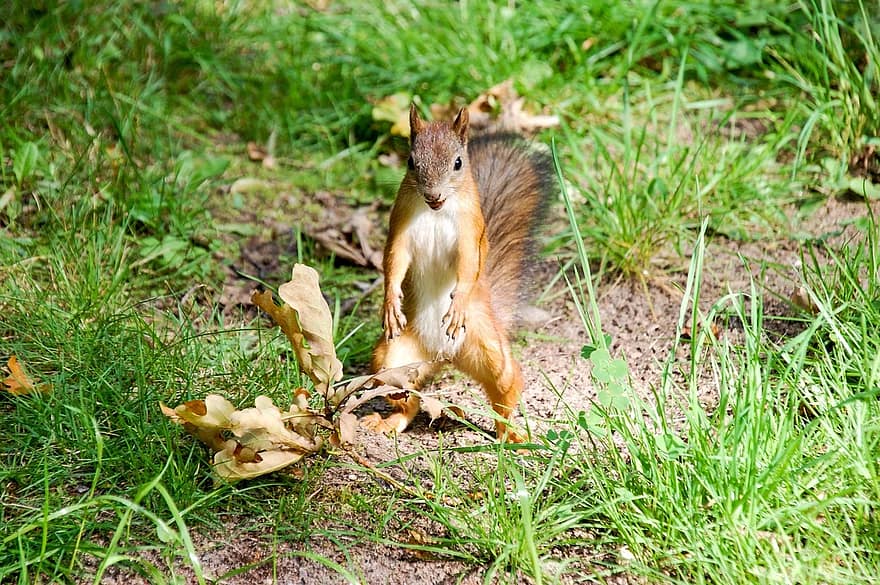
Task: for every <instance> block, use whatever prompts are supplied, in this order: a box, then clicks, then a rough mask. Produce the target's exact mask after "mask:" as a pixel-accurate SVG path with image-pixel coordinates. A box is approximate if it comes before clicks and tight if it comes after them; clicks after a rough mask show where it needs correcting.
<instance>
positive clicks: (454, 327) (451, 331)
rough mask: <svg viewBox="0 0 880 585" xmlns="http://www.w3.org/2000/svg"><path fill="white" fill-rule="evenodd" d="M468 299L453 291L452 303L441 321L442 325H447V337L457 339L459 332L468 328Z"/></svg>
mask: <svg viewBox="0 0 880 585" xmlns="http://www.w3.org/2000/svg"><path fill="white" fill-rule="evenodd" d="M466 307H467V299H466V298H465V297H464V296H463V295H457V294H455V293H452V303H451V304H450V305H449V310H448V311H446V315H444V316H443V319H442V320H441V321H440V324H441V325H446V337H448V338H450V339H453V340H454V339H455V338H456V337H457V336H458V334H459V333H464V332H465V331H466V330H467V323H466V321H467V310H466Z"/></svg>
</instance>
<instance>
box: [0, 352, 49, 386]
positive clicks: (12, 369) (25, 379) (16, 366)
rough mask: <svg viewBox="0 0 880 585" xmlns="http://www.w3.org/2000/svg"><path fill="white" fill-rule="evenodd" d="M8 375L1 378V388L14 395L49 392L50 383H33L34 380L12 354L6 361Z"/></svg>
mask: <svg viewBox="0 0 880 585" xmlns="http://www.w3.org/2000/svg"><path fill="white" fill-rule="evenodd" d="M6 367H7V369H8V370H9V375H8V376H6V378H5V379H4V380H3V389H4V390H6V391H7V392H9V393H10V394H12V395H14V396H25V395H27V394H33V393H35V392H41V393H45V392H51V391H52V385H51V384H39V385H35V384H34V381H33V380H32V379H31V377H30V376H28V373H27V371H26V370H25V369H24V364H22V363H20V362H19V361H18V357H17V356H14V355H13V356H12V357H10V358H9V361H8V362H7V363H6Z"/></svg>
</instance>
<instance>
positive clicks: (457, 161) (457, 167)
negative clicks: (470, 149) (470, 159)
mask: <svg viewBox="0 0 880 585" xmlns="http://www.w3.org/2000/svg"><path fill="white" fill-rule="evenodd" d="M452 168H454V169H455V170H456V171H460V170H461V157H460V156H457V157H455V165H454V166H453V167H452Z"/></svg>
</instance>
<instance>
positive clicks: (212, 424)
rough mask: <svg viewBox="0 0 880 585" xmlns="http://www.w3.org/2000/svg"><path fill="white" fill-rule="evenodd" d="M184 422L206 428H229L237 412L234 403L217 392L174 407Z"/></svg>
mask: <svg viewBox="0 0 880 585" xmlns="http://www.w3.org/2000/svg"><path fill="white" fill-rule="evenodd" d="M174 412H175V413H176V414H177V416H178V417H180V418H181V419H182V420H183V421H184V422H188V423H190V424H193V425H196V426H198V427H201V428H206V429H228V428H231V426H232V421H231V420H230V418H229V417H230V416H231V415H232V413H233V412H235V407H234V406H232V403H231V402H229V401H228V400H226V399H225V398H223V397H222V396H219V395H217V394H208V395H207V396H205V399H204V400H190V401H188V402H184V403H183V404H181V405H178V406H176V407H175V408H174Z"/></svg>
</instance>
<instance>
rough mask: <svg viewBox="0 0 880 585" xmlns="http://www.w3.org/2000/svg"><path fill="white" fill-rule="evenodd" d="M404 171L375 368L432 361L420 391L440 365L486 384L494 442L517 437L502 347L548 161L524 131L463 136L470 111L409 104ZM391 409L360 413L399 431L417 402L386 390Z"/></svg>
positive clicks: (515, 383)
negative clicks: (435, 116) (440, 117)
mask: <svg viewBox="0 0 880 585" xmlns="http://www.w3.org/2000/svg"><path fill="white" fill-rule="evenodd" d="M409 122H410V155H409V159H408V160H407V172H406V175H405V176H404V178H403V181H402V182H401V184H400V188H399V190H398V192H397V197H396V199H395V202H394V206H393V207H392V210H391V219H390V228H389V233H388V240H387V243H386V245H385V255H384V259H383V268H384V272H385V300H384V304H383V325H384V335H383V336H382V337H381V338H380V339H379V341H378V343H377V344H376V346H375V349H374V351H373V359H372V367H373V371H379V370H381V369H384V368H390V367H395V366H402V365H406V364H411V363H415V362H428V363H429V364H431V367H429V368H427V371H426V373H425V375H424V376H423V377H422V378H421V379H419V380H417V381H416V388H419V387H421V386H422V385H423V384H424V383H425V382H426V381H427V380H428V379H429V378H430V377H431V376H433V375H434V374H435V373H436V372H437V370H438V369H439V368H440V367H441V366H442V365H443V362H446V361H449V362H451V363H452V364H453V366H454V367H456V368H457V369H458V370H460V371H462V372H463V373H465V374H467V375H468V376H470V377H471V378H473V379H474V380H476V381H477V382H478V383H480V384H481V385H482V386H483V389H484V391H485V393H486V396H487V398H488V400H489V402H490V404H491V406H492V408H493V409H494V411H495V412H496V413H497V414H498V417H496V422H495V426H496V433H497V437H498V439H499V440H501V441H505V440H506V441H509V442H522V439H521V438H520V437H519V436H518V435H517V434H516V433H514V432H512V431H511V430H510V429H509V428H508V426H507V421H509V419H510V417H511V415H512V414H513V411H514V409H515V408H516V406H517V404H518V402H519V399H520V395H521V394H522V391H523V377H522V372H521V369H520V365H519V363H518V362H517V360H516V359H515V358H514V357H513V355H512V353H511V348H510V339H509V337H510V334H511V330H512V328H513V326H514V325H515V322H516V319H517V308H518V307H519V306H520V304H521V301H523V296H524V293H525V292H526V288H527V287H526V286H525V285H526V280H527V274H528V268H529V260H530V259H531V256H532V254H533V253H534V247H535V233H536V231H537V228H538V227H539V226H540V225H541V224H542V223H543V218H544V215H545V211H546V207H547V204H548V202H549V200H550V196H551V193H552V184H553V181H552V176H553V173H552V163H551V160H550V157H549V156H548V154H547V153H545V152H542V151H538V150H536V149H534V148H532V147H531V146H530V145H529V144H528V143H527V142H526V141H525V139H523V138H522V137H521V136H519V135H518V134H512V133H490V134H483V135H479V136H475V137H474V138H473V139H472V140H468V110H467V109H465V108H462V109H461V110H459V112H458V115H457V116H456V117H455V119H454V121H453V122H452V123H451V124H450V123H449V122H446V121H441V122H426V121H424V120H423V119H422V118H421V117H420V116H419V113H418V110H417V109H416V107H415V104H412V105H411V106H410V112H409ZM387 400H388V401H389V402H390V404H391V407H392V412H391V414H390V415H388V416H387V417H385V418H383V417H382V416H381V415H379V414H378V413H374V414H372V415H368V416H366V417H364V419H363V423H364V425H365V426H366V427H368V428H370V429H372V430H374V431H376V432H386V433H388V432H403V430H404V429H406V427H407V426H409V424H410V423H411V422H412V420H413V418H415V416H416V414H418V412H419V406H420V400H419V397H418V396H416V395H415V394H413V393H409V392H403V393H400V394H397V395H391V396H389V397H387Z"/></svg>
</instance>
